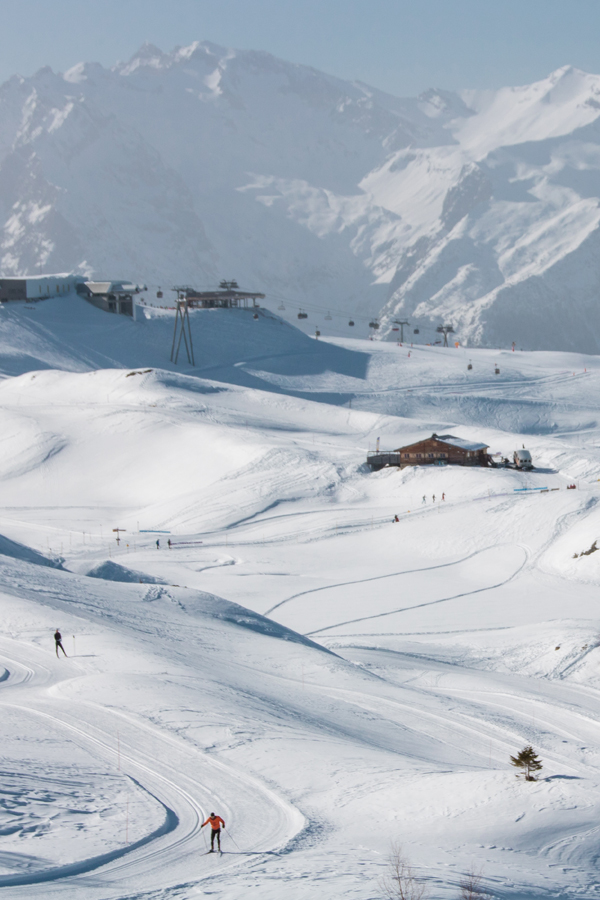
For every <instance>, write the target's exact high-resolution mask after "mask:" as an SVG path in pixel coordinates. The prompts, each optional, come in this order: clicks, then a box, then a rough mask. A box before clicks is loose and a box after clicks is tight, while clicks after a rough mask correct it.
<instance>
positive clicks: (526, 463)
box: [513, 449, 533, 469]
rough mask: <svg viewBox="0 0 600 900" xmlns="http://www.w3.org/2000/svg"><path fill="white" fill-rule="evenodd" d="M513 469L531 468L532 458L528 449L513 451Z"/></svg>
mask: <svg viewBox="0 0 600 900" xmlns="http://www.w3.org/2000/svg"><path fill="white" fill-rule="evenodd" d="M513 462H514V464H515V469H533V460H532V459H531V453H530V452H529V450H525V449H523V450H515V452H514V453H513Z"/></svg>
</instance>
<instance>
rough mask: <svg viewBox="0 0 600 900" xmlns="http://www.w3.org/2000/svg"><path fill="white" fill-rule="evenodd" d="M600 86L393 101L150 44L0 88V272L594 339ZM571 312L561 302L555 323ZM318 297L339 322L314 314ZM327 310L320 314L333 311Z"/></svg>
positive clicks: (252, 55) (317, 319) (362, 325)
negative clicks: (67, 274)
mask: <svg viewBox="0 0 600 900" xmlns="http://www.w3.org/2000/svg"><path fill="white" fill-rule="evenodd" d="M599 94H600V81H599V77H598V76H596V75H588V74H586V73H583V72H581V71H578V70H576V69H572V68H570V67H565V68H563V69H559V70H557V71H556V72H554V73H552V74H551V75H550V76H548V78H546V79H544V80H542V81H540V82H538V83H536V84H533V85H526V86H522V87H517V88H505V89H502V90H500V91H496V92H479V91H476V90H473V91H465V92H463V94H462V95H461V96H458V95H456V94H451V93H448V92H444V91H435V90H432V91H429V92H427V93H426V94H424V95H423V96H422V97H420V98H417V99H399V98H395V97H392V96H390V95H387V94H385V93H383V92H381V91H377V90H374V89H371V88H369V87H368V86H366V85H363V84H360V83H350V82H344V81H341V80H339V79H336V78H333V77H331V76H328V75H325V74H323V73H320V72H318V71H316V70H314V69H310V68H308V67H303V66H299V65H291V64H289V63H286V62H283V61H281V60H278V59H275V58H274V57H271V56H269V55H268V54H265V53H257V52H252V51H237V50H232V49H226V48H222V47H218V46H216V45H213V44H210V43H198V42H195V43H193V44H190V45H189V46H188V47H185V48H179V49H177V50H175V51H173V52H172V53H164V52H162V51H161V50H159V49H157V48H156V47H152V46H149V45H145V46H144V47H142V48H141V50H140V51H139V53H137V54H136V55H135V56H134V57H133V58H132V59H131V60H130V61H129V62H128V63H121V64H118V65H116V66H115V67H114V68H113V69H111V70H106V69H104V68H102V67H101V66H99V65H97V64H93V63H81V64H80V65H78V66H75V67H74V68H73V69H71V70H70V71H69V72H67V73H65V74H64V75H61V74H55V73H53V72H52V71H50V70H49V69H47V68H46V69H42V70H40V72H38V73H37V74H36V75H35V76H33V77H32V78H28V79H23V78H19V77H17V76H15V77H14V78H12V79H10V80H9V81H8V82H6V84H4V85H3V86H2V88H1V89H0V111H1V113H2V120H3V125H4V127H3V132H2V135H1V136H0V226H1V234H0V271H1V272H2V273H3V274H6V275H9V274H18V273H24V272H38V271H48V270H53V271H57V270H74V271H77V272H83V273H86V274H92V273H93V274H94V275H96V276H101V277H122V276H123V277H131V278H133V279H136V280H140V281H146V282H149V283H150V284H151V285H153V288H156V287H157V286H158V285H162V286H163V287H165V286H166V287H170V286H171V285H172V284H174V283H179V284H181V283H187V282H189V283H192V284H194V285H196V286H199V287H203V286H204V287H207V286H209V285H214V284H216V283H217V282H218V280H219V279H220V278H223V277H237V278H238V280H239V281H240V284H243V285H244V286H246V287H248V288H252V289H255V290H261V291H263V292H265V293H266V294H267V295H268V297H269V301H268V302H269V303H270V304H271V305H272V308H273V309H275V307H276V306H279V305H280V304H281V300H282V299H283V300H285V302H286V304H287V308H286V310H285V312H284V315H285V316H288V317H293V318H295V315H296V313H297V310H298V308H299V307H302V308H307V309H309V310H310V313H311V315H310V319H309V321H308V322H306V323H303V327H305V328H306V329H307V330H309V331H311V332H312V331H313V329H314V327H315V324H316V325H317V326H321V328H325V329H326V330H327V333H329V334H336V335H339V336H343V335H348V336H349V335H350V334H352V329H351V328H350V327H349V326H348V319H347V318H346V317H347V316H348V315H350V314H351V315H352V316H353V317H354V319H355V320H356V325H355V327H354V330H355V331H358V330H359V329H360V331H359V336H361V337H364V336H365V335H366V333H367V326H368V322H369V321H370V319H371V317H372V316H373V315H374V314H375V313H376V312H377V311H378V310H379V309H381V307H382V306H383V307H384V308H383V313H382V315H383V326H384V327H383V329H382V331H381V332H380V334H383V335H384V336H385V335H386V334H388V333H389V327H391V320H392V319H393V318H394V317H395V316H397V315H401V316H403V317H406V316H408V317H409V318H410V319H411V322H413V325H415V326H417V327H420V329H421V334H422V336H423V337H424V338H425V340H429V339H430V338H431V337H432V336H433V335H434V333H435V332H434V329H435V327H436V326H437V325H438V324H439V323H440V322H441V321H444V322H447V323H451V324H453V325H454V327H455V329H456V331H457V333H458V335H459V337H460V339H461V340H462V341H463V343H465V342H468V343H469V344H471V345H477V344H483V345H487V346H497V345H499V344H500V345H503V346H507V345H510V344H511V342H512V341H513V340H516V341H517V342H518V344H519V346H524V347H526V348H548V349H572V350H581V351H584V352H592V353H595V352H598V333H599V323H598V318H597V316H598V313H597V305H596V297H597V294H598V289H599V285H598V277H597V266H596V264H595V260H596V257H597V254H598V247H597V244H598V223H599V221H600V214H599V212H598V197H599V196H600V187H599V182H598V170H599V159H600V157H599V154H598V134H597V132H598V126H597V124H596V123H597V119H598V110H599V108H600V107H599V105H598V104H599V103H600V100H599ZM566 304H568V307H569V315H568V317H566V318H565V317H564V316H565V308H566ZM327 310H331V311H332V312H333V314H334V315H333V319H332V320H325V319H324V316H325V314H326V312H327ZM330 321H331V324H329V322H330Z"/></svg>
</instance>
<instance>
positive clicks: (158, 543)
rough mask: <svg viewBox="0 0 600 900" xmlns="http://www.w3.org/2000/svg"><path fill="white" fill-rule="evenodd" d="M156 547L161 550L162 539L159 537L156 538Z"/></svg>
mask: <svg viewBox="0 0 600 900" xmlns="http://www.w3.org/2000/svg"><path fill="white" fill-rule="evenodd" d="M156 549H157V550H160V541H159V540H158V538H157V539H156Z"/></svg>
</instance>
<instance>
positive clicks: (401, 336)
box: [394, 319, 410, 344]
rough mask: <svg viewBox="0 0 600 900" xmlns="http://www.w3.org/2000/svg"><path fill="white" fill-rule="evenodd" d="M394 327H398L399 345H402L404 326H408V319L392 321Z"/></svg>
mask: <svg viewBox="0 0 600 900" xmlns="http://www.w3.org/2000/svg"><path fill="white" fill-rule="evenodd" d="M394 325H399V326H400V343H401V344H403V343H404V326H405V325H410V322H409V321H408V319H394Z"/></svg>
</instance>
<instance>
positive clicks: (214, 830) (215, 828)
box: [201, 812, 225, 853]
mask: <svg viewBox="0 0 600 900" xmlns="http://www.w3.org/2000/svg"><path fill="white" fill-rule="evenodd" d="M209 822H210V850H209V851H208V852H209V853H214V852H215V837H216V839H217V844H218V847H219V853H220V852H221V826H223V828H225V822H224V821H223V819H222V818H221V816H217V815H215V813H214V812H212V813H211V814H210V816H209V817H208V819H207V820H206V822H204V824H203V825H201V828H204V825H208V823H209Z"/></svg>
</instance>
